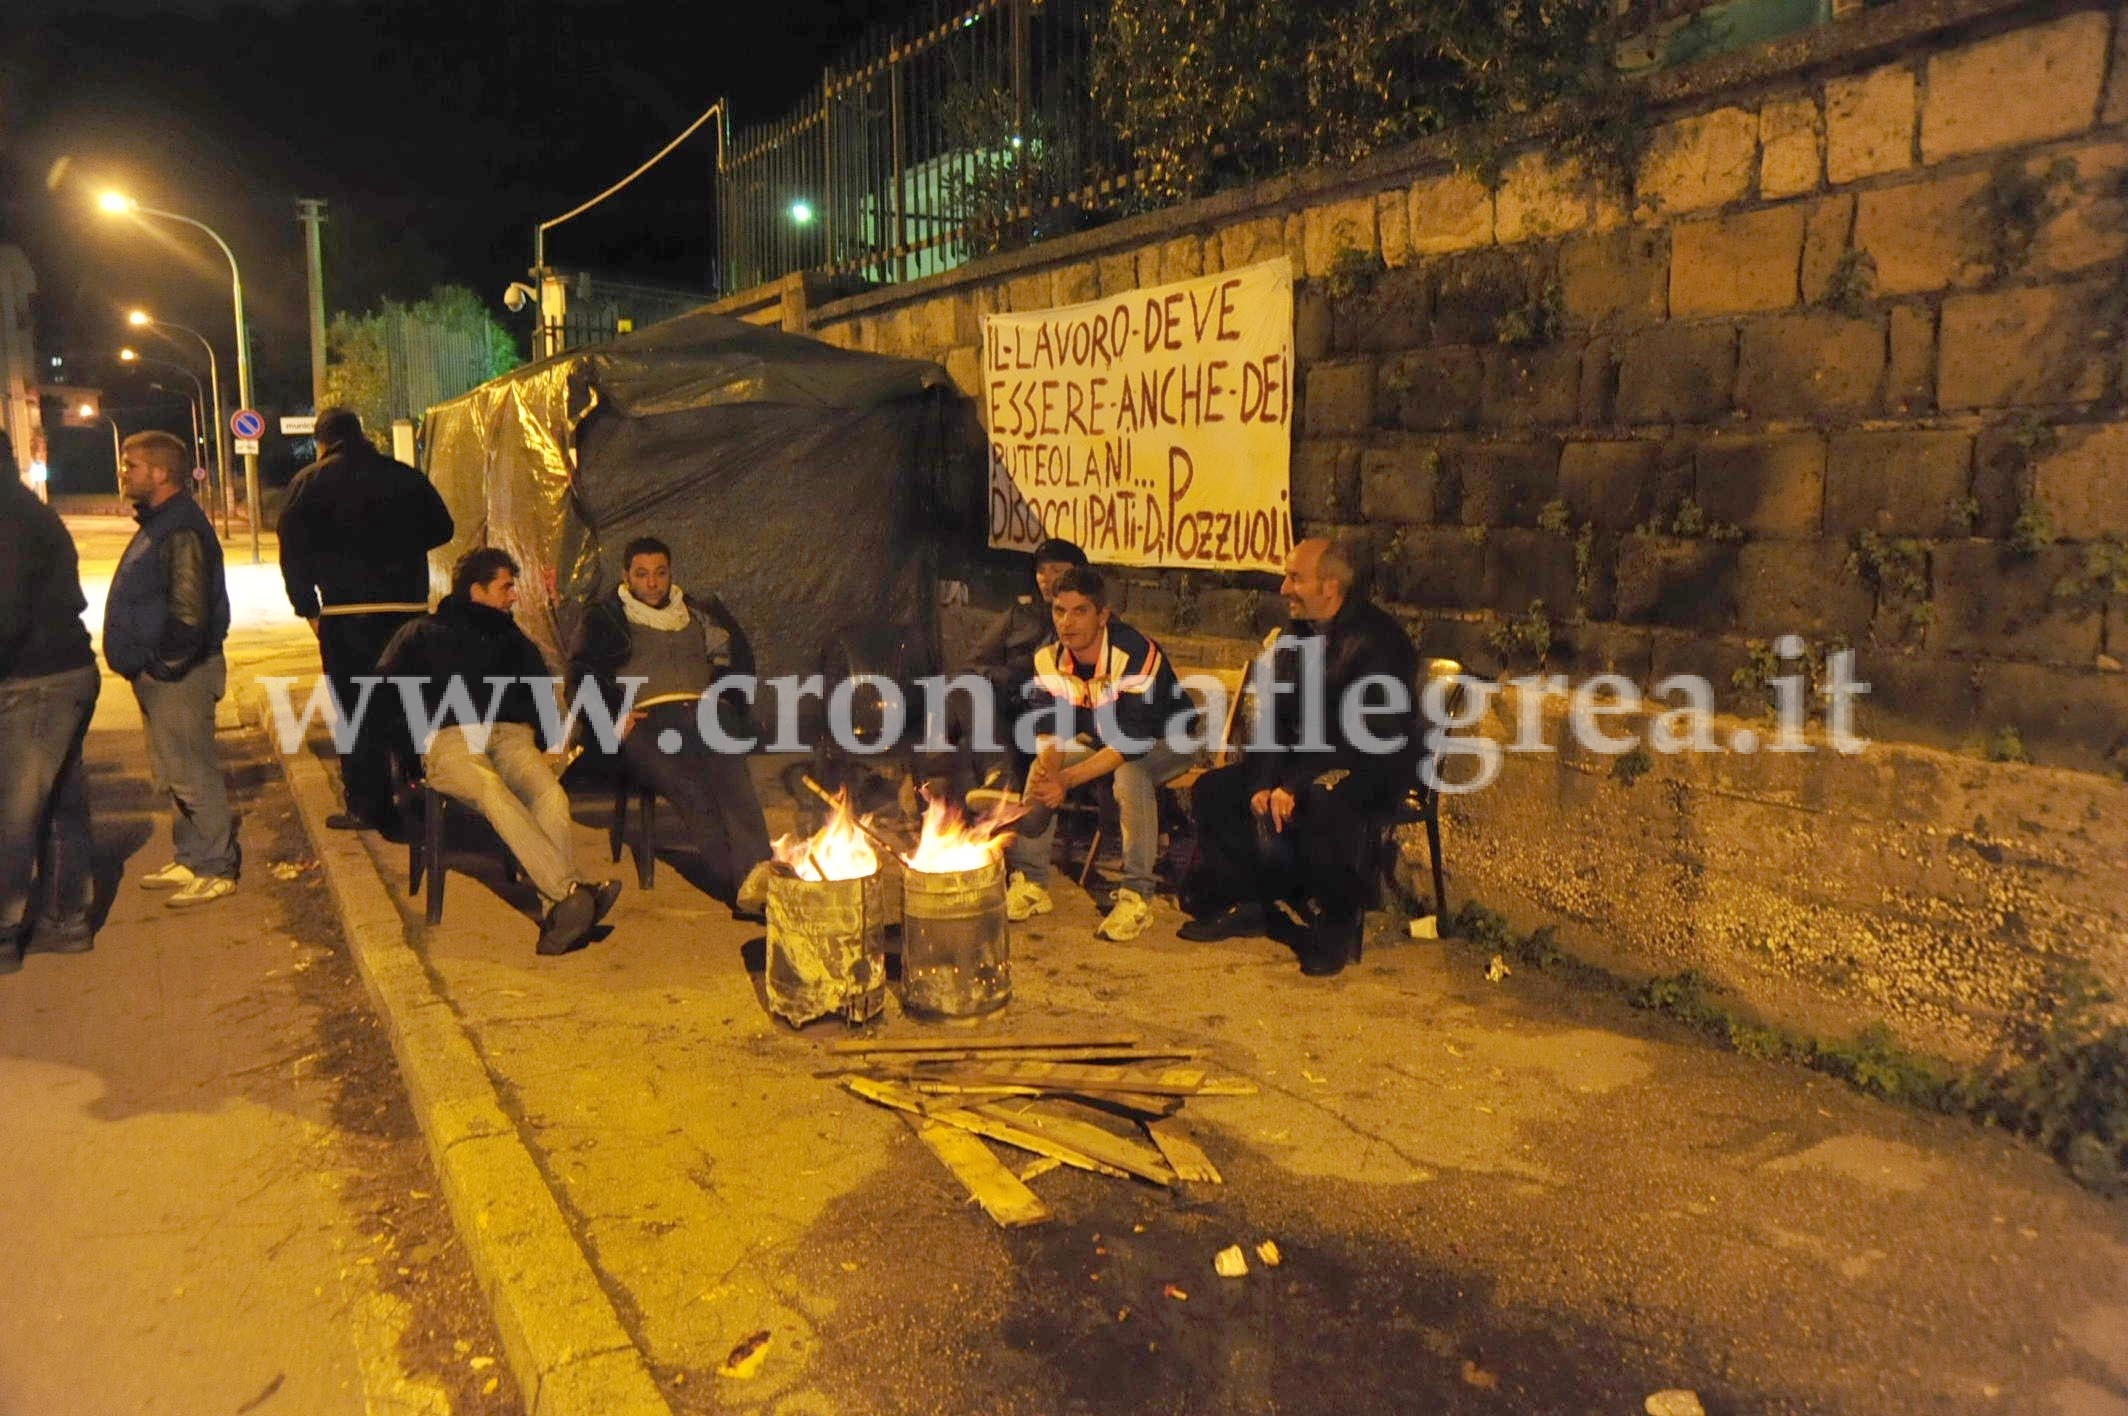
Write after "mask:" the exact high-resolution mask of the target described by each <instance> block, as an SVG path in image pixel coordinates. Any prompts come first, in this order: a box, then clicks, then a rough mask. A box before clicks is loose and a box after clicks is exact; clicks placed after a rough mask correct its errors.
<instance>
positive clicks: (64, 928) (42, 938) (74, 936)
mask: <svg viewBox="0 0 2128 1416" xmlns="http://www.w3.org/2000/svg"><path fill="white" fill-rule="evenodd" d="M95 947H96V931H95V930H94V929H91V928H90V927H89V922H88V921H87V920H85V919H78V920H73V921H70V922H68V923H65V924H61V923H58V922H56V921H51V920H41V919H40V920H38V921H37V927H36V928H35V929H34V930H32V931H30V934H29V937H28V938H26V939H24V940H23V941H22V952H23V953H25V954H86V953H88V952H89V950H91V949H93V948H95Z"/></svg>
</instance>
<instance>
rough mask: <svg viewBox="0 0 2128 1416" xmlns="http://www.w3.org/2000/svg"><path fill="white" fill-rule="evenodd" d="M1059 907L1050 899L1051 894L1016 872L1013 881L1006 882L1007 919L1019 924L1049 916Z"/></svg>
mask: <svg viewBox="0 0 2128 1416" xmlns="http://www.w3.org/2000/svg"><path fill="white" fill-rule="evenodd" d="M1056 907H1057V902H1056V901H1055V900H1052V899H1050V898H1049V892H1048V891H1047V890H1045V889H1043V888H1042V887H1041V886H1039V885H1037V884H1035V883H1034V882H1033V881H1032V880H1029V879H1028V878H1027V877H1026V876H1025V875H1023V874H1021V873H1020V872H1019V871H1017V870H1015V871H1013V872H1012V879H1010V880H1008V881H1007V882H1005V918H1007V919H1009V920H1011V921H1012V922H1013V923H1014V924H1018V923H1019V922H1020V921H1021V920H1023V919H1031V918H1033V917H1034V916H1035V915H1038V914H1048V913H1049V912H1050V911H1051V910H1053V909H1055V908H1056Z"/></svg>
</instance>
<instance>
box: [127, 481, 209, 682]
mask: <svg viewBox="0 0 2128 1416" xmlns="http://www.w3.org/2000/svg"><path fill="white" fill-rule="evenodd" d="M135 514H136V515H137V516H138V517H139V518H140V530H138V531H136V532H134V533H133V539H132V541H131V542H129V543H128V544H127V546H126V553H125V554H124V555H123V556H121V557H119V561H118V570H117V572H116V573H115V574H114V575H112V577H111V595H110V599H109V600H108V601H106V602H105V605H104V611H103V657H104V660H105V662H107V663H109V664H110V666H111V672H112V673H114V674H117V675H118V676H119V677H121V678H128V679H129V678H132V677H133V676H134V675H135V674H140V673H145V674H147V675H148V677H149V678H152V679H160V680H162V681H164V682H166V683H168V682H172V681H175V680H177V679H181V678H183V677H184V676H185V675H186V674H187V673H190V672H191V671H192V669H193V668H194V667H196V666H197V665H198V664H200V663H201V662H202V661H203V660H205V659H207V658H208V657H209V656H211V655H214V654H219V653H221V651H222V640H223V639H225V638H227V637H228V634H229V587H228V585H227V584H226V583H225V582H224V581H223V579H222V545H221V542H219V541H217V540H215V539H214V525H213V523H212V522H210V521H208V520H207V513H206V512H204V511H202V510H200V504H199V503H198V502H196V501H194V500H193V499H192V498H191V497H190V496H188V495H186V494H183V493H180V494H178V495H177V496H174V497H172V498H170V500H168V501H166V502H164V503H163V504H162V505H161V506H159V507H156V508H154V509H152V510H150V509H149V508H146V507H141V508H139V509H138V510H137V511H136V513H135Z"/></svg>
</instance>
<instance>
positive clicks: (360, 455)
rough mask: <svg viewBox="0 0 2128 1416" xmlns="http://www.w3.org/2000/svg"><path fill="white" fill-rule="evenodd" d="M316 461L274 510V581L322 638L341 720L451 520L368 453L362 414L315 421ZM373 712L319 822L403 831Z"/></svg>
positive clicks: (413, 611) (425, 584)
mask: <svg viewBox="0 0 2128 1416" xmlns="http://www.w3.org/2000/svg"><path fill="white" fill-rule="evenodd" d="M316 436H317V440H318V460H317V461H316V462H313V463H312V464H311V465H310V466H308V467H306V468H304V469H303V470H302V471H301V472H299V473H297V474H296V479H295V481H294V482H292V483H290V484H289V488H288V502H287V504H286V506H284V507H283V508H282V511H281V524H280V540H281V579H282V581H283V583H285V584H286V585H287V587H288V603H289V605H290V606H291V607H292V608H293V609H294V610H295V612H296V617H297V618H298V619H301V620H305V621H307V622H308V623H309V625H310V631H311V633H313V634H315V635H317V637H318V656H319V657H320V658H321V659H323V660H324V662H325V677H326V680H327V682H329V683H330V684H331V685H332V692H333V700H334V703H335V704H336V705H337V708H338V711H339V713H340V715H341V717H342V718H343V719H345V718H348V717H351V716H352V715H354V713H355V708H356V705H357V704H358V703H360V702H361V701H362V699H361V690H360V689H359V687H358V686H357V685H356V683H355V680H356V679H357V678H360V677H363V676H365V675H371V674H375V673H376V672H377V660H378V658H379V657H380V656H381V655H382V654H383V653H384V646H385V645H386V644H389V643H390V642H391V638H392V636H393V635H394V634H396V633H398V632H399V629H400V626H402V625H404V624H405V623H406V622H407V621H408V620H410V619H412V618H414V617H415V616H417V615H420V614H423V613H425V612H426V611H427V610H428V607H429V567H428V553H429V551H430V550H432V549H433V548H435V547H437V546H440V545H442V544H444V543H445V542H446V541H448V540H450V539H451V533H452V530H453V527H452V524H451V513H450V511H449V510H448V509H446V508H445V506H444V504H443V498H442V497H440V496H438V495H437V494H436V488H435V487H434V486H432V485H430V483H429V479H428V478H426V477H424V476H422V475H421V474H420V473H419V472H417V471H415V470H414V469H413V468H411V467H409V466H407V465H406V464H405V463H403V462H395V461H393V460H392V459H391V458H389V457H386V456H385V455H384V454H382V453H380V452H378V451H377V450H376V449H375V448H374V447H372V446H370V442H369V439H368V438H366V437H364V436H363V434H362V418H361V415H359V414H357V413H355V412H354V411H353V410H351V409H347V408H328V409H326V410H325V411H324V412H322V413H320V414H319V415H318V423H317V433H316ZM374 721H375V720H374V719H373V718H372V717H371V715H368V714H364V715H362V721H361V722H360V723H358V724H357V725H356V729H355V746H354V750H353V751H352V752H350V753H348V755H347V756H346V758H345V759H344V760H342V762H341V763H340V784H341V789H342V792H343V793H344V795H345V797H346V800H347V811H346V814H344V815H341V816H335V817H332V818H331V819H330V820H328V821H327V823H326V824H327V825H329V826H334V827H339V828H342V829H350V830H363V829H367V828H375V829H378V830H381V831H383V832H385V833H386V834H387V835H390V834H394V833H395V832H396V830H397V828H398V826H399V822H398V819H397V817H398V812H397V810H396V809H395V808H394V807H393V805H392V793H391V773H390V763H391V744H390V742H389V740H388V739H387V737H386V736H385V734H384V733H383V732H381V731H379V730H378V728H376V727H375V726H373V723H374Z"/></svg>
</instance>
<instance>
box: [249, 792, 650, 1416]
mask: <svg viewBox="0 0 2128 1416" xmlns="http://www.w3.org/2000/svg"><path fill="white" fill-rule="evenodd" d="M281 763H282V771H283V773H284V774H285V776H286V778H287V781H288V786H289V790H290V791H291V793H293V795H294V796H295V800H296V811H297V814H298V815H299V816H300V817H301V818H302V821H303V829H304V831H305V833H306V834H307V835H308V836H309V837H310V843H311V845H312V847H313V848H314V849H315V850H316V851H317V854H318V861H319V864H320V865H321V867H322V868H323V870H324V873H325V879H326V882H327V883H328V884H329V885H330V886H331V889H332V894H333V901H334V903H335V904H336V905H337V906H338V908H339V914H340V923H341V927H342V928H344V929H345V930H346V931H347V939H348V946H349V948H350V950H351V951H352V952H353V954H354V958H355V964H356V967H357V968H358V969H359V970H360V971H361V974H362V981H363V983H364V985H365V986H366V987H367V988H368V990H369V996H370V1001H371V1003H372V1004H373V1005H375V1007H376V1009H377V1011H378V1013H379V1014H381V1015H382V1016H383V1018H384V1022H385V1027H386V1030H387V1032H388V1033H389V1034H390V1036H391V1043H392V1055H393V1057H394V1059H395V1060H396V1061H397V1063H398V1065H399V1071H400V1074H401V1076H402V1077H403V1078H404V1079H405V1082H406V1089H407V1092H408V1095H409V1096H410V1097H411V1099H412V1101H413V1107H414V1114H415V1116H416V1117H417V1118H418V1119H419V1120H420V1123H421V1132H422V1135H423V1136H424V1137H425V1138H426V1139H427V1141H428V1147H429V1155H430V1158H431V1160H432V1161H433V1162H434V1164H435V1166H436V1172H437V1175H438V1178H439V1179H440V1180H441V1181H442V1183H443V1189H444V1196H445V1199H446V1200H447V1201H448V1203H449V1205H450V1209H451V1218H452V1221H453V1222H454V1223H455V1224H456V1226H457V1229H458V1234H459V1238H460V1239H461V1240H462V1241H463V1242H464V1244H465V1246H466V1252H467V1253H468V1254H469V1255H470V1256H471V1258H472V1261H473V1271H474V1273H475V1275H477V1276H478V1278H479V1280H480V1287H481V1291H482V1293H483V1294H484V1295H485V1297H486V1298H487V1301H488V1307H489V1309H490V1311H491V1312H493V1314H494V1316H495V1325H496V1327H497V1328H498V1329H499V1330H500V1332H501V1334H502V1344H503V1354H504V1359H505V1360H506V1361H508V1362H509V1364H510V1371H511V1374H512V1375H513V1376H515V1377H516V1379H517V1385H518V1389H519V1390H520V1391H521V1392H523V1393H524V1400H525V1410H526V1412H527V1413H528V1416H672V1408H671V1406H670V1405H669V1404H668V1403H667V1402H666V1400H665V1397H664V1394H663V1393H662V1392H660V1391H659V1390H658V1386H657V1383H656V1382H655V1381H654V1380H653V1379H652V1378H651V1375H650V1368H649V1366H648V1365H647V1364H646V1363H645V1362H644V1360H643V1356H642V1353H641V1352H639V1351H638V1350H637V1349H636V1346H635V1343H634V1341H633V1339H631V1338H630V1337H629V1336H628V1333H627V1331H626V1330H625V1329H624V1328H623V1327H622V1326H621V1320H620V1317H619V1315H618V1314H617V1313H616V1312H615V1311H614V1307H613V1303H612V1301H611V1300H610V1299H609V1298H608V1297H607V1296H606V1292H605V1290H604V1289H603V1288H601V1287H600V1286H599V1281H598V1277H597V1275H596V1274H595V1273H594V1272H593V1271H592V1268H591V1261H590V1259H589V1258H588V1257H586V1255H585V1253H584V1250H583V1247H582V1246H581V1245H580V1244H578V1242H577V1240H576V1236H575V1235H574V1234H573V1233H571V1232H570V1229H569V1222H568V1220H567V1218H566V1217H565V1216H564V1215H563V1214H562V1210H561V1206H560V1204H559V1203H558V1202H557V1201H556V1199H555V1197H554V1193H553V1191H552V1190H550V1189H549V1188H548V1185H547V1181H546V1178H545V1177H544V1176H543V1175H542V1174H541V1173H540V1170H539V1167H538V1165H537V1164H536V1163H535V1162H534V1160H533V1158H532V1153H531V1151H530V1150H528V1149H527V1148H526V1146H525V1143H524V1141H523V1140H522V1139H521V1138H520V1137H519V1135H518V1133H517V1128H516V1126H515V1125H514V1124H513V1123H512V1122H511V1120H510V1118H509V1116H508V1114H507V1113H506V1112H504V1110H503V1109H502V1103H501V1099H500V1098H499V1097H498V1096H497V1094H496V1090H495V1083H494V1080H493V1078H492V1077H490V1076H489V1074H488V1070H487V1068H486V1066H485V1065H484V1064H483V1063H482V1062H481V1060H480V1057H479V1054H478V1053H477V1052H475V1051H474V1048H473V1044H472V1041H471V1040H470V1039H469V1038H468V1037H467V1036H466V1034H465V1030H464V1029H463V1028H462V1027H460V1025H459V1022H458V1017H457V1014H456V1013H454V1012H453V1011H452V1010H451V1007H450V1005H449V1004H447V1003H446V1002H445V1001H444V1000H443V998H442V997H441V996H440V995H439V994H438V993H437V992H436V990H435V988H434V987H433V985H432V984H431V983H430V981H429V976H428V972H427V970H426V969H425V968H423V966H422V963H421V960H420V958H419V956H418V955H416V954H415V952H414V950H413V947H412V945H411V944H410V943H409V942H408V940H407V937H406V929H405V926H404V924H403V923H402V921H401V919H400V915H399V910H398V907H397V906H396V905H394V904H393V902H392V897H391V894H390V892H389V890H388V889H387V888H386V887H385V884H384V880H383V878H382V877H381V876H380V875H379V874H378V872H377V867H376V864H375V863H374V862H373V861H372V860H371V859H370V856H369V851H368V849H367V848H366V847H365V846H364V845H363V844H362V841H361V839H360V838H359V837H358V836H356V835H355V834H354V833H352V832H346V831H331V830H328V829H327V828H326V826H325V818H326V816H327V815H328V814H330V813H331V812H332V811H333V810H334V809H335V806H336V801H335V796H334V793H333V789H332V784H331V783H330V781H329V780H328V779H327V777H326V775H325V769H324V768H323V767H321V766H320V765H319V764H318V762H317V760H316V759H315V758H314V757H312V756H311V755H310V754H309V753H308V752H300V753H296V754H294V755H293V756H283V757H282V758H281Z"/></svg>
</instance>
